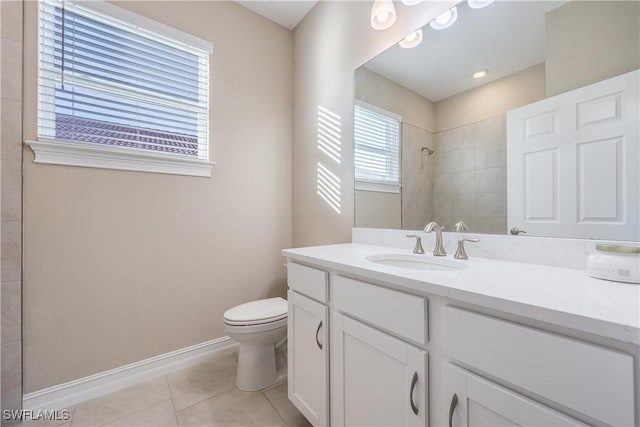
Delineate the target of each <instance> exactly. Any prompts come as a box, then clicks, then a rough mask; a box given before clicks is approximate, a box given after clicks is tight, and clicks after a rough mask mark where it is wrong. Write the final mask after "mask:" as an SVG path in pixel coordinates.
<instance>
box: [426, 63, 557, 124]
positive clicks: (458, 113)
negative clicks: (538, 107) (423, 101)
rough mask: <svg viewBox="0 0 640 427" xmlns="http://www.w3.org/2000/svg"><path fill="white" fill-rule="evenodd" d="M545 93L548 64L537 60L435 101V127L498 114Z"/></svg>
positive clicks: (539, 97)
mask: <svg viewBox="0 0 640 427" xmlns="http://www.w3.org/2000/svg"><path fill="white" fill-rule="evenodd" d="M544 97H545V64H538V65H535V66H533V67H530V68H527V69H525V70H522V71H519V72H517V73H514V74H511V75H509V76H507V77H504V78H502V79H500V80H496V81H494V82H491V83H487V84H486V85H482V86H479V87H477V88H474V89H471V90H468V91H466V92H462V93H460V94H458V95H454V96H452V97H450V98H447V99H444V100H442V101H440V102H438V103H436V128H437V131H438V132H442V131H445V130H448V129H453V128H455V127H459V126H464V125H467V124H469V123H475V122H479V121H481V120H486V119H489V118H491V117H497V116H499V115H501V114H504V113H506V112H507V111H508V110H511V109H513V108H516V107H520V106H523V105H526V104H529V103H531V102H535V101H539V100H541V99H544Z"/></svg>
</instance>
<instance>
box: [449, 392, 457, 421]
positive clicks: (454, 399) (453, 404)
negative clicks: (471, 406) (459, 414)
mask: <svg viewBox="0 0 640 427" xmlns="http://www.w3.org/2000/svg"><path fill="white" fill-rule="evenodd" d="M456 406H458V395H457V394H455V393H453V397H452V398H451V405H450V406H449V427H453V413H454V412H455V411H456Z"/></svg>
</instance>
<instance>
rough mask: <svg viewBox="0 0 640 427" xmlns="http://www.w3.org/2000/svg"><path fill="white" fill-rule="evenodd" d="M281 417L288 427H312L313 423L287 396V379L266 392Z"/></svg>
mask: <svg viewBox="0 0 640 427" xmlns="http://www.w3.org/2000/svg"><path fill="white" fill-rule="evenodd" d="M264 395H265V396H266V397H267V399H269V401H270V402H271V404H272V405H273V407H274V408H276V411H277V412H278V415H280V418H282V420H283V421H284V422H285V424H286V425H287V426H288V427H311V423H309V421H307V419H306V418H305V417H304V416H303V415H302V414H301V413H300V411H298V409H296V407H295V406H293V403H291V401H290V400H289V398H288V397H287V381H286V379H285V382H283V383H282V384H280V385H278V386H276V387H273V388H271V389H269V390H267V391H265V392H264Z"/></svg>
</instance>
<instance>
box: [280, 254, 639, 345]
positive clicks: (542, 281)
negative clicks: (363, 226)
mask: <svg viewBox="0 0 640 427" xmlns="http://www.w3.org/2000/svg"><path fill="white" fill-rule="evenodd" d="M282 254H283V255H284V256H285V257H287V258H288V259H290V260H293V261H299V262H303V263H307V264H312V265H316V266H318V267H321V268H326V269H330V270H334V271H337V272H341V273H345V274H353V275H357V276H360V277H363V278H368V279H371V280H376V281H380V282H384V283H388V284H389V285H390V286H392V287H395V288H397V289H405V290H407V291H410V292H413V293H418V294H423V295H437V296H441V297H445V298H449V299H453V300H458V301H461V302H466V303H471V304H476V305H481V306H484V307H487V308H490V309H494V310H499V311H504V312H508V313H513V314H516V315H519V316H524V317H527V318H531V319H534V320H539V321H543V322H548V323H553V324H558V325H562V326H564V327H568V328H572V329H576V330H579V331H583V332H587V333H591V334H595V335H598V336H602V337H607V338H612V339H615V340H619V341H622V342H625V343H632V344H635V345H640V285H637V284H627V283H619V282H611V281H606V280H600V279H595V278H592V277H589V276H587V273H586V272H585V271H584V270H576V269H570V268H560V267H551V266H543V265H534V264H524V263H518V262H509V261H497V260H490V259H484V258H471V257H470V258H469V259H468V260H464V261H463V260H460V261H459V262H462V263H465V264H466V265H467V266H468V267H467V268H465V269H463V270H457V271H421V270H420V271H419V270H410V269H405V268H398V267H388V266H384V265H381V264H377V263H374V262H371V261H369V260H367V259H366V257H368V256H371V255H380V254H411V251H409V250H402V249H395V248H389V247H383V246H372V245H364V244H357V243H347V244H341V245H327V246H315V247H308V248H299V249H285V250H283V251H282ZM421 256H425V257H433V255H431V254H427V255H421ZM438 258H439V257H438ZM446 259H447V260H453V257H452V256H451V255H449V256H447V257H446Z"/></svg>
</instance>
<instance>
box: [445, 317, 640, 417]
mask: <svg viewBox="0 0 640 427" xmlns="http://www.w3.org/2000/svg"><path fill="white" fill-rule="evenodd" d="M444 312H445V315H444V320H445V322H444V327H443V338H444V351H445V353H446V354H447V355H448V357H449V359H450V360H452V361H454V362H455V363H457V364H460V365H464V366H467V367H469V368H470V369H473V370H476V371H478V372H481V373H483V374H484V375H486V376H487V377H491V378H496V379H497V380H498V381H500V382H503V383H504V384H508V385H509V386H510V387H511V388H517V389H520V390H523V391H524V392H526V393H527V394H529V395H531V396H536V397H537V400H539V401H545V402H549V403H550V404H551V405H554V406H556V407H558V408H562V409H563V410H564V411H563V412H567V413H571V412H575V413H577V414H581V415H583V416H585V417H589V419H591V420H593V423H594V424H596V423H598V424H599V423H603V424H606V425H614V426H632V425H634V416H635V414H634V405H635V403H634V366H633V365H634V361H633V357H632V356H631V355H629V354H625V353H621V352H618V351H614V350H611V349H608V348H605V347H601V346H597V345H593V344H590V343H587V342H583V341H580V340H577V339H574V338H570V337H566V336H562V335H557V334H553V333H549V332H547V331H543V330H540V329H536V328H532V327H529V326H526V325H521V324H517V323H513V322H509V321H506V320H503V319H498V318H495V317H491V316H487V315H484V314H479V313H476V312H473V311H468V310H463V309H460V308H456V307H451V306H447V307H445V309H444ZM505 405H507V406H508V404H506V403H505ZM532 413H533V412H532ZM523 414H524V415H526V414H527V412H523ZM524 415H523V416H524ZM507 418H509V417H507ZM521 418H522V417H521ZM525 419H526V418H525ZM514 421H515V420H514ZM527 424H529V425H549V424H544V423H543V424H538V423H537V422H536V421H534V418H531V420H530V422H527V423H525V424H524V425H527ZM462 425H465V424H462Z"/></svg>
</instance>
